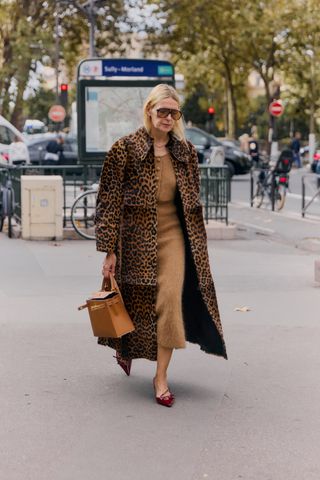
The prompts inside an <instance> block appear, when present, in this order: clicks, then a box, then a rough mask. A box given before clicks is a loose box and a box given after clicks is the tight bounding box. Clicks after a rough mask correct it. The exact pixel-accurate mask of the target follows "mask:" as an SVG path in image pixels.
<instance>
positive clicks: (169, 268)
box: [155, 154, 186, 348]
mask: <svg viewBox="0 0 320 480" xmlns="http://www.w3.org/2000/svg"><path fill="white" fill-rule="evenodd" d="M155 163H156V178H157V186H158V190H157V211H158V243H157V267H158V272H157V301H156V313H157V341H158V345H161V346H162V347H167V348H185V344H186V341H185V332H184V325H183V316H182V288H183V281H184V268H185V266H184V263H185V248H184V238H183V232H182V229H181V225H180V221H179V217H178V215H177V209H176V205H175V203H174V199H175V193H176V188H177V187H176V177H175V173H174V169H173V166H172V162H171V158H170V155H169V154H166V155H164V156H161V157H155Z"/></svg>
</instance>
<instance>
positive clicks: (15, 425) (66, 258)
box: [0, 231, 320, 480]
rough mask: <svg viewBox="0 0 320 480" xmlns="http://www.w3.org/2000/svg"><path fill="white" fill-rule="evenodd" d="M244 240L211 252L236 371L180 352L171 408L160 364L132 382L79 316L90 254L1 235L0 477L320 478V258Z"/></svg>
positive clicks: (141, 364) (92, 273) (96, 271)
mask: <svg viewBox="0 0 320 480" xmlns="http://www.w3.org/2000/svg"><path fill="white" fill-rule="evenodd" d="M241 235H242V237H243V238H242V239H238V240H230V241H216V242H209V251H210V258H211V263H212V266H213V270H214V276H215V279H216V288H217V293H218V298H219V303H220V308H221V315H222V320H223V325H224V330H225V336H226V342H227V348H228V354H229V360H228V361H227V362H226V361H225V360H222V359H219V358H215V357H212V356H208V355H206V354H204V353H202V352H200V350H199V349H198V347H196V346H194V345H188V347H187V349H186V350H185V351H177V352H175V353H174V360H173V363H172V368H171V369H170V380H171V382H170V385H171V388H172V390H173V391H174V392H175V394H176V398H177V401H176V404H175V406H174V407H173V408H172V409H165V408H162V407H160V406H158V405H157V404H156V403H155V402H154V400H153V393H152V380H151V379H152V376H153V374H154V364H153V363H151V362H148V361H143V360H138V361H135V362H133V371H132V376H130V377H129V378H128V377H126V376H125V375H124V374H123V373H122V372H121V370H120V369H119V367H118V366H117V365H116V364H115V360H114V359H113V357H112V354H113V352H112V351H111V350H110V349H105V348H103V347H100V346H97V345H96V340H95V339H94V338H93V337H92V334H91V331H90V326H89V320H88V318H87V313H86V312H85V311H84V312H78V311H77V306H78V305H79V304H81V303H82V302H83V300H84V299H85V298H86V295H87V294H89V293H90V292H91V291H92V290H94V289H96V288H97V287H98V286H99V284H100V267H101V261H102V255H101V254H100V253H97V252H96V251H95V247H94V243H93V242H88V241H64V242H61V243H55V242H26V241H23V240H21V239H17V240H10V239H8V238H7V237H6V236H4V235H3V234H0V256H1V276H0V300H1V316H0V328H1V336H0V349H1V359H2V361H1V363H0V374H1V376H0V378H1V386H0V391H1V396H0V403H1V405H0V408H1V411H2V412H3V418H2V428H1V432H0V445H1V450H2V451H1V463H0V476H1V478H5V479H6V480H43V479H44V478H45V479H46V480H73V479H75V478H76V479H77V480H89V479H90V480H100V479H101V478H108V479H109V478H112V479H115V480H127V479H128V478H130V479H131V480H150V479H152V480H163V479H164V478H169V479H174V480H202V479H205V478H206V479H212V480H213V479H217V478H221V479H223V480H235V479H239V478H243V479H246V480H257V479H259V480H288V479H290V480H318V479H319V476H320V459H319V451H318V450H319V449H318V445H319V443H320V425H319V422H320V420H319V419H320V386H319V381H318V380H319V359H320V357H319V344H320V327H319V321H318V319H319V287H317V286H316V285H315V284H314V282H313V263H314V259H315V258H316V257H315V255H313V254H311V253H309V252H305V251H302V250H298V249H294V248H292V247H291V246H290V245H284V244H283V243H278V242H274V241H271V239H270V238H269V237H268V236H259V235H258V236H254V235H246V232H244V231H242V232H241ZM243 306H247V307H249V308H250V311H247V312H238V311H234V310H235V308H237V307H243Z"/></svg>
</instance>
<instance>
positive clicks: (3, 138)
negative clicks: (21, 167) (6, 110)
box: [0, 115, 30, 165]
mask: <svg viewBox="0 0 320 480" xmlns="http://www.w3.org/2000/svg"><path fill="white" fill-rule="evenodd" d="M0 162H1V163H2V164H3V163H4V164H6V165H18V164H22V163H25V164H29V163H30V157H29V151H28V147H27V145H26V143H25V142H24V139H23V136H22V134H21V133H20V132H19V130H18V129H17V128H16V127H14V126H13V125H12V124H11V123H10V122H8V120H6V119H5V118H4V117H2V116H1V115H0Z"/></svg>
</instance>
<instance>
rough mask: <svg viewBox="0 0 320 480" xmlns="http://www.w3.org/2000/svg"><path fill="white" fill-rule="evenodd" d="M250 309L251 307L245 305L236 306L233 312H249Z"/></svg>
mask: <svg viewBox="0 0 320 480" xmlns="http://www.w3.org/2000/svg"><path fill="white" fill-rule="evenodd" d="M250 311H251V308H249V307H246V306H244V307H236V308H235V309H234V312H250Z"/></svg>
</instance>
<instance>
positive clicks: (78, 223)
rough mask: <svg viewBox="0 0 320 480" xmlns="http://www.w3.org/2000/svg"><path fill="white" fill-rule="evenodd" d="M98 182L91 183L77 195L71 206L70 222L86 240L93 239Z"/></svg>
mask: <svg viewBox="0 0 320 480" xmlns="http://www.w3.org/2000/svg"><path fill="white" fill-rule="evenodd" d="M98 187H99V184H98V183H94V184H93V185H91V187H90V189H89V190H86V191H85V192H83V193H81V194H80V195H78V196H77V198H76V199H75V201H74V202H73V205H72V207H71V223H72V225H73V228H74V229H75V231H76V232H77V233H78V235H80V236H81V237H82V238H85V239H86V240H95V238H96V237H95V225H94V219H95V214H96V202H97V194H98Z"/></svg>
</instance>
